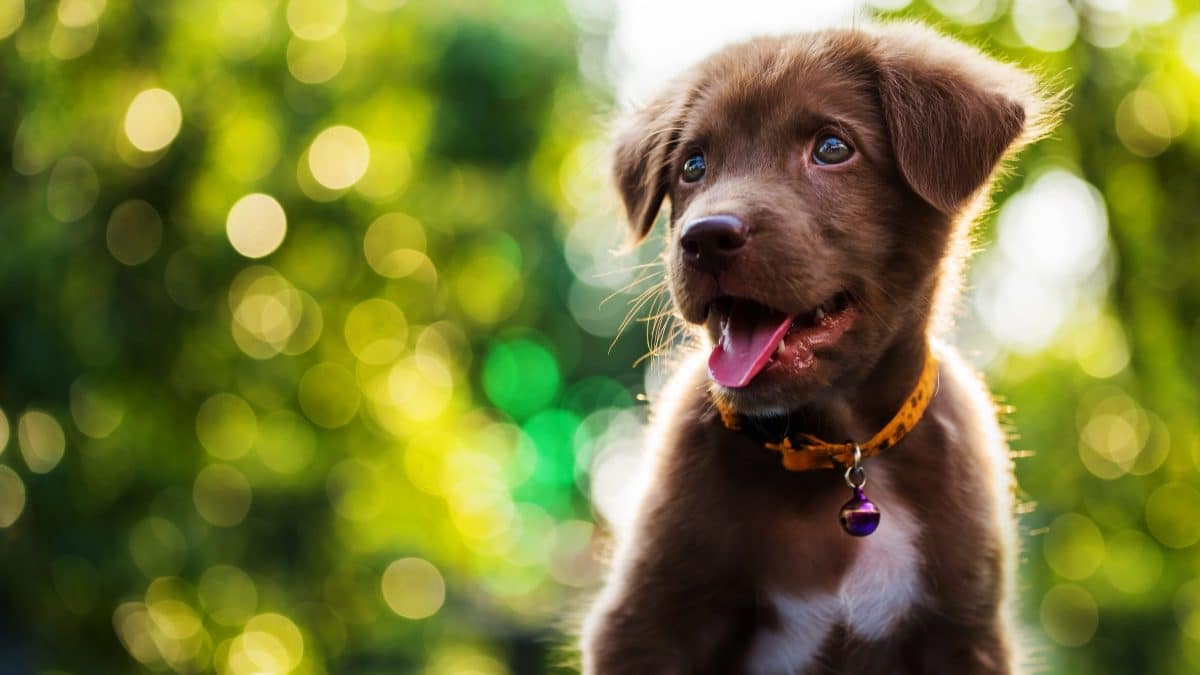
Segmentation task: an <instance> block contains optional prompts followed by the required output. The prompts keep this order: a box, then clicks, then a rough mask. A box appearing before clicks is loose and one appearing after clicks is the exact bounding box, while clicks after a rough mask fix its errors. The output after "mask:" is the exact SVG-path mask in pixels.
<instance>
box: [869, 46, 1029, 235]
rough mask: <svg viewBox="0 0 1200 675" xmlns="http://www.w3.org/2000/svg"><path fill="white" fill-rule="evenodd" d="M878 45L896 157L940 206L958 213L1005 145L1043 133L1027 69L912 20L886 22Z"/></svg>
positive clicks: (881, 86)
mask: <svg viewBox="0 0 1200 675" xmlns="http://www.w3.org/2000/svg"><path fill="white" fill-rule="evenodd" d="M878 44H879V46H878V51H879V54H878V56H879V59H880V61H879V93H880V98H881V101H882V105H883V114H884V118H885V119H886V121H887V127H888V132H889V133H890V135H891V138H892V148H893V151H894V153H895V157H896V163H897V165H898V166H899V169H900V173H901V174H902V175H903V176H904V179H905V180H906V181H907V182H908V184H909V186H910V187H911V188H912V189H913V191H914V192H916V193H917V194H918V195H919V196H921V197H922V198H923V199H924V200H925V201H927V202H929V203H930V204H932V205H933V206H934V207H935V208H937V209H938V210H939V211H941V212H943V213H946V214H954V213H955V212H957V210H958V209H959V208H960V207H961V206H963V204H964V203H965V202H966V201H967V199H968V198H970V197H971V196H972V195H973V194H975V192H976V191H978V190H979V189H980V188H981V187H983V186H984V185H985V184H986V183H987V180H988V178H989V177H990V176H991V174H992V171H993V170H994V169H995V168H996V166H997V165H998V164H999V163H1000V161H1001V160H1002V159H1003V158H1004V156H1005V154H1006V152H1007V151H1008V150H1009V149H1015V146H1016V145H1021V144H1024V143H1025V142H1029V141H1032V140H1034V138H1035V137H1036V136H1038V135H1040V133H1042V131H1044V125H1045V114H1044V113H1045V110H1046V109H1047V108H1048V106H1047V105H1046V102H1045V101H1044V100H1043V98H1042V97H1041V96H1040V95H1039V93H1038V85H1037V82H1036V81H1035V80H1034V79H1033V77H1032V76H1030V75H1029V74H1028V73H1025V72H1024V71H1021V70H1019V69H1017V68H1014V67H1012V66H1008V65H1006V64H1002V63H1000V62H998V61H995V60H993V59H991V58H989V57H987V56H985V55H983V54H982V53H980V52H978V51H976V50H975V49H973V48H971V47H968V46H966V45H964V44H962V43H960V42H957V41H954V40H950V39H948V38H945V37H942V36H941V35H938V34H937V33H935V32H933V31H932V30H930V29H927V28H924V27H921V26H916V25H900V26H891V27H888V29H887V30H886V31H885V32H884V33H883V35H882V36H881V39H880V41H879V43H878ZM1019 141H1020V142H1019Z"/></svg>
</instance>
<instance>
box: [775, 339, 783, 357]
mask: <svg viewBox="0 0 1200 675" xmlns="http://www.w3.org/2000/svg"><path fill="white" fill-rule="evenodd" d="M775 355H776V356H783V340H780V341H779V344H777V345H775Z"/></svg>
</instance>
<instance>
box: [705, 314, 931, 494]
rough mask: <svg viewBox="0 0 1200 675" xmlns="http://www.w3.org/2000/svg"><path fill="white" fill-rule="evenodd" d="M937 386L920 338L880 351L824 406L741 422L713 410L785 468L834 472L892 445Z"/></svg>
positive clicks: (916, 417) (728, 413) (920, 412)
mask: <svg viewBox="0 0 1200 675" xmlns="http://www.w3.org/2000/svg"><path fill="white" fill-rule="evenodd" d="M915 334H916V335H919V336H923V335H924V332H923V331H922V332H917V333H915ZM936 383H937V361H936V359H935V358H934V356H933V354H932V352H931V351H930V349H929V347H928V345H927V343H926V342H925V340H923V339H921V340H916V341H908V342H907V343H906V342H900V343H898V344H894V345H893V346H892V348H890V349H888V350H885V352H884V354H883V355H882V356H881V358H880V359H879V361H878V362H877V363H875V364H874V365H873V366H872V367H871V368H870V370H869V372H868V375H867V377H865V378H864V379H863V380H862V382H861V383H860V384H859V385H858V386H857V387H855V388H854V389H853V390H850V391H849V392H848V394H849V395H846V394H843V395H842V396H840V397H834V396H829V397H827V400H825V401H823V403H824V407H817V406H809V407H807V408H805V409H803V410H798V411H795V412H793V413H790V414H787V415H780V416H774V417H745V418H743V417H739V416H738V415H737V414H735V413H733V412H732V411H729V410H726V409H722V408H720V407H718V409H719V411H720V412H721V418H722V422H723V423H724V425H725V426H726V428H729V429H736V430H740V431H742V432H743V433H745V434H746V435H748V436H750V437H751V438H754V439H755V440H757V441H759V442H761V443H762V444H763V445H764V447H766V448H767V449H768V450H773V451H776V452H779V453H781V455H782V456H783V465H784V467H785V468H787V469H788V470H790V471H806V470H809V469H821V468H833V467H838V466H849V465H850V464H851V463H856V462H857V459H856V458H857V456H858V454H859V451H860V449H861V451H862V456H864V457H867V456H871V455H874V454H876V453H878V452H880V451H882V450H886V449H888V448H890V447H892V446H894V445H895V444H897V443H898V442H899V441H900V440H901V439H902V438H903V437H904V435H905V434H907V433H908V431H910V430H911V429H912V428H913V427H914V426H915V425H916V424H917V423H918V422H919V421H920V419H921V416H922V415H923V414H924V412H925V408H926V406H928V404H929V403H930V401H931V400H932V398H933V395H934V394H935V393H936ZM826 439H828V440H826ZM835 439H836V440H835ZM868 439H869V440H868ZM830 441H832V442H830ZM860 444H861V446H862V447H861V448H860ZM852 458H855V459H852Z"/></svg>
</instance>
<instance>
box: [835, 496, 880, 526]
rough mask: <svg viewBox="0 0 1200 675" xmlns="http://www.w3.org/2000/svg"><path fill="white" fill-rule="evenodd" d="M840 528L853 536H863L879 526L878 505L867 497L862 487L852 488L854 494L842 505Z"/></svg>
mask: <svg viewBox="0 0 1200 675" xmlns="http://www.w3.org/2000/svg"><path fill="white" fill-rule="evenodd" d="M841 521H842V529H843V530H845V531H846V534H849V535H850V536H853V537H865V536H867V535H868V534H871V533H872V532H874V531H875V528H877V527H879V507H877V506H875V504H874V503H873V502H872V501H871V500H870V499H867V496H866V495H864V494H863V491H862V487H855V488H854V496H853V497H851V498H850V501H848V502H846V503H845V504H843V505H842V513H841Z"/></svg>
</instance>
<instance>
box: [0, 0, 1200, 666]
mask: <svg viewBox="0 0 1200 675" xmlns="http://www.w3.org/2000/svg"><path fill="white" fill-rule="evenodd" d="M810 4H811V3H767V2H751V3H750V4H749V5H747V6H746V7H743V8H741V9H739V10H738V11H736V12H732V13H731V12H729V11H728V10H727V9H723V8H721V7H720V5H719V3H714V2H708V1H700V0H696V1H695V2H689V3H682V2H675V1H673V0H672V1H671V2H662V3H637V2H633V1H631V0H628V1H623V2H619V3H618V4H617V5H615V6H613V5H609V4H606V3H603V2H594V1H585V0H570V1H568V2H558V1H556V0H538V1H534V0H526V1H511V2H510V1H503V2H501V1H500V0H493V1H488V0H477V1H467V0H451V1H433V0H409V2H407V3H406V2H404V0H178V1H176V2H155V1H152V0H145V1H141V2H131V1H129V0H107V1H106V0H58V1H57V2H53V1H47V2H40V1H33V0H0V673H3V674H5V675H7V674H21V675H25V674H27V673H37V674H39V675H62V674H65V673H139V672H147V671H150V672H178V673H201V672H218V673H223V674H233V675H243V674H246V675H248V674H250V673H351V674H357V673H362V674H368V673H380V674H382V673H428V674H438V675H441V674H451V673H454V674H458V673H473V674H477V675H498V674H501V673H549V672H554V673H558V672H563V673H566V672H573V670H574V668H573V666H572V658H571V656H570V654H569V650H567V649H563V645H564V644H569V643H570V637H569V634H568V633H567V632H565V629H566V628H567V627H569V626H570V625H571V623H572V617H573V616H575V615H576V614H577V612H578V609H579V607H580V606H581V604H582V602H583V600H582V599H583V598H586V595H587V593H588V592H589V589H594V588H595V587H596V586H597V584H598V582H599V579H600V577H601V574H602V568H601V566H600V564H599V563H598V562H597V554H598V552H599V551H601V550H602V549H603V548H604V543H605V536H604V534H603V532H604V529H603V527H602V526H601V525H598V524H597V523H602V522H604V521H605V520H607V521H609V522H616V523H619V522H622V521H623V519H625V518H627V517H628V510H629V509H628V504H629V500H628V486H629V485H630V484H631V482H632V478H633V476H634V475H635V474H636V472H637V471H638V465H639V464H638V462H639V456H640V455H639V452H640V450H639V445H638V443H637V434H638V431H639V429H640V428H641V427H642V425H643V424H644V422H645V418H646V404H645V401H646V400H647V399H650V400H652V399H653V398H654V396H655V393H656V392H657V391H658V388H659V387H660V386H661V382H662V380H663V378H664V374H665V373H664V371H665V368H664V367H663V366H662V365H661V364H662V359H661V355H662V354H663V353H667V352H669V351H670V349H671V345H672V344H674V343H675V342H676V340H675V336H676V333H677V331H676V329H675V327H674V326H673V323H672V321H671V319H670V316H669V314H668V313H667V306H666V305H665V304H664V301H665V298H663V296H662V294H661V285H660V284H659V281H660V276H659V273H658V271H657V268H656V266H655V265H654V260H655V256H656V253H655V251H656V246H655V244H654V243H653V242H652V243H651V244H649V245H647V246H644V247H642V249H640V250H639V251H637V252H635V253H633V254H630V255H625V256H618V255H615V254H614V249H615V248H616V247H617V245H618V244H619V243H620V242H621V238H622V231H621V225H620V223H619V218H618V211H617V208H616V206H617V205H616V203H615V201H614V195H613V194H612V192H611V190H610V188H609V187H608V185H607V182H606V175H607V166H606V164H605V160H604V156H605V128H606V124H607V123H608V120H609V119H610V117H611V114H612V111H613V110H615V109H617V108H620V107H621V106H623V105H625V104H628V103H629V102H636V101H637V100H644V96H645V95H646V93H647V92H650V91H652V90H653V87H654V86H655V83H656V82H658V81H659V80H660V79H661V77H665V76H666V75H667V74H669V71H670V70H671V69H672V68H677V67H679V66H681V65H683V64H686V63H687V62H689V61H692V60H694V59H696V58H699V57H701V56H703V55H704V54H705V53H707V52H708V51H711V50H712V49H714V48H715V47H717V46H719V44H720V43H721V42H722V41H725V40H728V39H732V38H735V37H738V36H739V35H740V34H742V33H751V32H760V31H764V30H775V31H778V30H782V29H788V28H792V27H803V26H805V25H811V24H813V23H821V22H833V23H836V22H838V21H840V22H841V23H842V24H843V25H844V24H846V23H848V22H852V21H854V20H861V18H860V19H847V18H845V17H846V16H850V15H854V16H858V17H863V16H866V15H871V14H875V15H884V16H903V17H920V18H923V19H925V20H927V21H930V22H932V23H934V24H936V25H938V26H940V27H941V28H942V29H943V30H945V31H947V32H949V33H952V34H954V35H957V36H960V37H962V38H964V39H966V40H968V41H970V42H972V43H974V44H978V45H980V46H982V47H984V48H985V49H986V50H987V51H989V52H991V53H993V54H995V55H998V56H1001V57H1004V58H1007V59H1010V60H1015V61H1017V62H1020V63H1022V64H1025V65H1027V66H1028V67H1030V68H1033V69H1035V70H1036V71H1037V72H1039V73H1042V74H1043V75H1044V76H1045V77H1047V78H1048V79H1049V80H1051V81H1053V82H1055V83H1057V84H1058V85H1060V86H1065V87H1070V89H1071V92H1072V93H1071V96H1070V100H1071V107H1070V109H1069V110H1068V112H1067V113H1066V116H1065V119H1064V124H1063V126H1062V127H1061V128H1060V129H1059V130H1058V131H1057V132H1056V133H1055V135H1054V136H1053V138H1051V139H1049V140H1047V141H1045V142H1042V143H1041V144H1039V145H1037V146H1035V147H1034V148H1032V149H1031V150H1030V151H1028V152H1027V153H1025V154H1024V156H1023V157H1022V159H1021V161H1020V162H1019V163H1018V165H1017V167H1016V171H1014V172H1013V173H1012V174H1011V175H1010V176H1008V177H1007V178H1005V179H1004V180H1003V182H1002V184H1001V186H1000V192H999V195H998V199H997V206H996V208H995V209H993V211H992V212H991V214H990V215H989V216H988V217H987V218H986V219H985V221H984V222H983V223H982V225H981V227H980V229H979V232H980V241H981V243H985V244H987V246H986V248H984V249H983V250H982V252H981V253H980V254H979V255H978V256H977V258H976V260H975V262H974V266H973V267H972V270H971V274H970V288H969V290H968V294H967V296H966V297H965V298H964V302H963V307H962V311H961V313H960V317H959V322H958V328H957V332H956V335H955V336H954V339H955V341H956V342H957V343H958V344H960V345H961V346H962V347H963V349H964V350H965V351H966V352H967V353H968V354H969V356H970V358H971V359H972V360H973V361H974V362H975V363H977V364H978V365H979V367H980V368H982V369H984V370H985V371H986V372H987V374H988V376H989V379H990V381H991V382H992V384H993V387H994V389H995V391H996V393H997V396H998V397H999V398H1000V399H1001V400H1002V401H1003V402H1004V403H1005V404H1006V405H1011V406H1012V410H1013V412H1012V413H1011V414H1010V415H1009V417H1008V421H1009V422H1010V424H1011V425H1012V427H1013V429H1014V434H1015V437H1016V440H1015V441H1014V450H1015V452H1016V455H1017V456H1018V460H1017V470H1018V473H1019V476H1020V480H1021V483H1022V486H1023V493H1022V497H1023V499H1024V501H1025V504H1026V506H1025V508H1024V510H1025V511H1026V513H1025V515H1024V516H1023V521H1022V522H1023V526H1024V537H1023V540H1024V555H1023V563H1022V567H1021V572H1020V578H1021V598H1022V617H1023V621H1024V623H1025V625H1026V626H1027V629H1028V632H1029V634H1030V635H1032V636H1035V637H1034V638H1033V639H1031V640H1030V644H1032V645H1033V646H1034V648H1035V652H1036V654H1037V660H1038V661H1039V663H1040V664H1041V665H1042V672H1051V673H1063V674H1081V675H1082V674H1095V673H1121V674H1125V673H1194V672H1200V580H1198V578H1197V574H1198V572H1200V551H1198V550H1197V548H1196V544H1197V542H1198V541H1200V491H1198V487H1200V475H1198V474H1197V470H1196V465H1197V461H1200V417H1198V410H1200V405H1198V404H1200V401H1198V393H1200V392H1198V391H1197V389H1198V386H1197V382H1198V380H1200V358H1198V356H1200V320H1198V318H1200V262H1198V260H1200V172H1198V170H1197V167H1200V8H1198V7H1197V6H1195V5H1194V4H1193V3H1192V2H1191V0H1188V1H1187V2H1184V1H1183V0H1178V1H1177V2H1172V1H1171V0H1076V1H1075V2H1067V1H1066V0H1013V1H1012V2H1009V1H1007V0H936V1H935V0H929V1H928V2H924V1H922V2H916V3H913V4H908V3H905V2H902V1H892V0H887V1H883V0H879V1H877V2H876V3H875V4H874V5H872V6H868V7H865V8H864V7H857V6H850V5H848V4H846V3H840V4H839V3H837V2H830V3H822V4H821V7H820V8H812V7H807V5H810ZM793 5H795V6H793ZM838 13H840V14H838ZM835 14H837V15H838V16H840V17H841V18H837V16H835ZM622 328H624V331H623V333H622V334H621V336H620V337H619V338H618V333H619V332H621V329H622ZM647 354H649V355H651V356H650V357H649V358H643V357H644V356H646V355H647Z"/></svg>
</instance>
